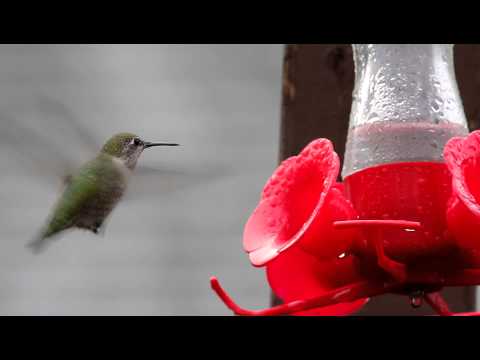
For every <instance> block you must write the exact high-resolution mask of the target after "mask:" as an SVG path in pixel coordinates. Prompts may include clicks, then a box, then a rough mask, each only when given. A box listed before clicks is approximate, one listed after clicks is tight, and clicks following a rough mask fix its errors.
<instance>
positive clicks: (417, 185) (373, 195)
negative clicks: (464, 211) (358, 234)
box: [344, 124, 465, 263]
mask: <svg viewBox="0 0 480 360" xmlns="http://www.w3.org/2000/svg"><path fill="white" fill-rule="evenodd" d="M368 126H369V127H370V128H369V129H368V134H369V135H370V136H369V137H368V139H367V138H366V137H365V136H362V135H365V134H366V132H367V131H366V130H365V129H362V127H361V128H359V129H357V130H354V131H353V134H350V140H351V139H352V138H353V139H355V138H356V143H355V144H353V145H354V146H353V147H357V149H356V150H359V151H360V150H361V149H360V148H362V149H363V151H360V153H361V154H362V156H364V155H365V154H366V153H368V152H371V151H374V150H371V149H367V150H365V148H366V145H368V144H367V141H370V142H372V141H373V142H375V141H376V145H375V146H376V150H375V151H382V150H383V151H388V152H389V153H388V154H374V156H372V157H373V158H376V159H377V160H378V159H384V158H388V160H389V161H391V162H388V163H385V164H380V165H376V166H368V167H366V168H364V169H362V170H357V171H355V172H353V173H352V174H351V175H349V176H346V177H345V179H344V184H345V190H346V195H347V197H348V198H349V199H350V201H351V202H352V203H353V206H354V208H355V209H356V210H357V212H358V214H359V216H360V218H361V219H364V220H373V219H385V220H409V221H418V222H420V223H421V224H422V226H423V229H424V231H423V232H422V233H421V234H420V233H418V232H411V231H406V230H398V229H390V230H384V233H383V239H384V246H385V251H386V253H387V254H388V255H389V256H390V257H392V258H393V259H397V260H398V261H402V262H406V263H408V262H409V261H418V258H421V257H431V256H434V257H437V258H438V257H439V256H448V254H449V252H451V251H452V246H453V242H452V240H451V238H450V237H449V235H448V234H447V233H446V228H447V227H446V209H447V201H448V199H449V197H450V194H451V176H450V173H449V172H448V169H447V167H446V165H445V164H444V162H443V161H442V158H441V153H442V151H443V147H444V144H445V143H446V141H448V139H449V138H451V137H452V136H457V135H463V133H464V132H465V130H464V129H463V128H459V127H457V126H449V127H447V126H444V125H442V126H440V125H434V124H431V125H425V124H422V125H421V126H419V125H418V124H413V125H406V124H398V126H396V127H395V126H393V127H392V125H391V124H389V127H388V128H387V129H385V128H381V127H380V126H378V127H377V129H375V128H373V130H374V131H372V125H368ZM375 130H376V131H375ZM386 130H388V131H386ZM355 132H356V134H355ZM379 132H381V134H380V135H378V136H375V133H377V134H378V133H379ZM352 135H353V136H352ZM355 135H357V136H356V137H355ZM435 135H437V137H436V138H434V137H435ZM388 140H390V143H388ZM399 140H400V141H399ZM432 144H434V145H432ZM405 145H406V146H407V147H408V149H406V150H405V151H404V152H403V153H402V152H401V149H400V148H399V146H405ZM350 146H351V147H352V142H351V143H350ZM415 147H417V148H418V149H420V153H421V156H422V157H423V158H426V157H427V156H428V154H427V153H426V152H427V150H428V147H430V149H431V151H432V154H431V155H430V157H431V158H433V159H436V158H439V160H434V161H419V160H417V159H415V157H416V156H418V154H417V153H415V151H413V150H414V148H415ZM347 149H348V147H347ZM350 149H351V148H350ZM437 150H438V151H437ZM392 151H393V152H392ZM437 153H440V155H438V154H437ZM350 157H352V154H350ZM395 157H396V158H397V160H396V161H395ZM409 157H411V158H412V159H415V160H413V161H409V160H408V158H409ZM365 160H366V161H370V160H371V158H370V159H365ZM380 163H381V161H380ZM357 164H358V162H357Z"/></svg>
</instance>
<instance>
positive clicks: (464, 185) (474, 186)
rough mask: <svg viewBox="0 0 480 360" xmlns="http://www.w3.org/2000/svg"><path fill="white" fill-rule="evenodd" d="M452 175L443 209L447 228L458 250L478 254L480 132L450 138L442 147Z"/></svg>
mask: <svg viewBox="0 0 480 360" xmlns="http://www.w3.org/2000/svg"><path fill="white" fill-rule="evenodd" d="M444 157H445V161H446V163H447V166H448V168H449V170H450V172H451V173H452V197H451V198H450V200H449V204H448V209H447V222H448V228H449V230H450V231H451V232H452V233H453V235H454V237H455V239H456V240H457V242H458V243H459V244H460V246H462V247H464V248H467V249H473V250H476V251H478V250H480V239H479V238H478V236H475V235H474V234H475V233H477V234H478V233H479V232H480V177H479V174H480V131H474V132H472V133H471V134H470V135H468V136H467V137H466V138H464V139H461V138H453V139H451V140H450V141H449V142H448V143H447V145H446V146H445V151H444Z"/></svg>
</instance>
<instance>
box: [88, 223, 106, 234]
mask: <svg viewBox="0 0 480 360" xmlns="http://www.w3.org/2000/svg"><path fill="white" fill-rule="evenodd" d="M91 230H92V232H93V233H94V234H95V235H100V236H103V235H105V226H103V222H102V221H97V222H95V224H94V225H93V226H92V229H91Z"/></svg>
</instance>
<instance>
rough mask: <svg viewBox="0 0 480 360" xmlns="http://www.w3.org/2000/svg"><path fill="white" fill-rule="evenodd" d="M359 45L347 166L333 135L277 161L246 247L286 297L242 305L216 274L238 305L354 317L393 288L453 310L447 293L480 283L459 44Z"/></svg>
mask: <svg viewBox="0 0 480 360" xmlns="http://www.w3.org/2000/svg"><path fill="white" fill-rule="evenodd" d="M353 54H354V61H355V87H354V93H353V103H352V109H351V114H350V125H349V131H348V139H347V144H346V151H345V156H344V164H343V166H342V169H340V161H339V157H338V155H337V154H336V153H335V150H334V148H333V145H332V143H331V142H330V141H329V140H328V139H316V140H314V141H312V142H311V143H310V144H308V145H307V146H306V147H305V148H304V149H303V150H302V151H301V152H300V154H298V155H297V156H293V157H290V158H288V159H286V160H285V161H284V162H283V163H282V164H280V166H279V167H278V168H277V169H276V171H275V172H274V174H273V175H272V177H271V178H270V179H269V180H268V182H267V184H266V185H265V188H264V189H263V192H262V195H261V199H260V202H259V204H258V206H257V208H256V209H255V210H254V212H253V214H252V215H251V216H250V218H249V220H248V222H247V224H246V226H245V230H244V239H243V246H244V249H245V251H246V252H247V253H248V255H249V258H250V261H251V263H252V264H253V265H254V266H256V267H265V268H266V274H267V279H268V282H269V284H270V286H271V288H272V290H273V291H274V293H275V294H276V295H277V296H278V297H279V298H281V299H282V300H283V302H284V304H282V305H278V306H275V307H272V308H269V309H264V310H247V309H243V308H241V307H239V306H238V305H237V304H235V303H234V301H233V300H232V299H231V298H230V297H229V296H228V295H227V293H226V292H225V291H224V289H223V288H222V287H221V286H220V284H219V282H218V280H217V279H216V278H212V279H211V285H212V288H213V289H214V291H215V292H216V293H217V294H218V295H219V297H220V298H221V300H222V301H223V302H224V303H225V304H226V305H227V306H228V307H229V308H230V309H231V310H232V311H233V312H234V313H235V314H238V315H284V314H294V315H348V314H352V313H355V312H356V311H358V310H359V309H360V308H362V306H363V305H365V304H366V302H367V301H368V299H369V298H371V297H374V296H380V295H382V294H386V293H394V294H398V295H403V296H405V295H406V296H409V297H410V301H411V304H412V306H414V307H418V306H420V305H421V304H422V302H423V300H425V301H426V302H427V303H428V304H429V305H430V306H431V307H432V308H433V309H434V310H435V311H436V312H437V313H438V314H439V315H453V314H452V312H451V311H450V310H449V308H448V305H447V304H446V302H445V301H444V299H443V298H442V296H441V294H440V290H442V288H444V287H447V286H470V285H478V284H480V240H479V235H480V178H479V177H478V176H477V174H478V173H480V131H479V132H472V133H470V134H469V131H468V127H467V122H466V119H465V114H464V111H463V107H462V102H461V99H460V96H459V92H458V87H457V83H456V79H455V72H454V64H453V45H445V44H441V45H437V44H427V45H382V44H376V45H373V44H369V45H353ZM340 170H341V175H342V180H343V181H342V182H337V178H338V175H339V173H340ZM457 315H458V314H457ZM463 315H476V313H468V314H463Z"/></svg>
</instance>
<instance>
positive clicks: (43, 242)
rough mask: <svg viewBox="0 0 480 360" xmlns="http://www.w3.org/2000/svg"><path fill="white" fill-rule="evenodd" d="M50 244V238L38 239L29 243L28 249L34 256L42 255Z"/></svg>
mask: <svg viewBox="0 0 480 360" xmlns="http://www.w3.org/2000/svg"><path fill="white" fill-rule="evenodd" d="M49 242H50V238H45V237H38V238H36V239H35V240H33V241H32V242H30V243H28V244H27V248H29V249H30V250H31V251H32V252H33V253H34V254H40V253H41V252H43V251H44V250H45V249H46V248H47V245H48V243H49Z"/></svg>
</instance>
